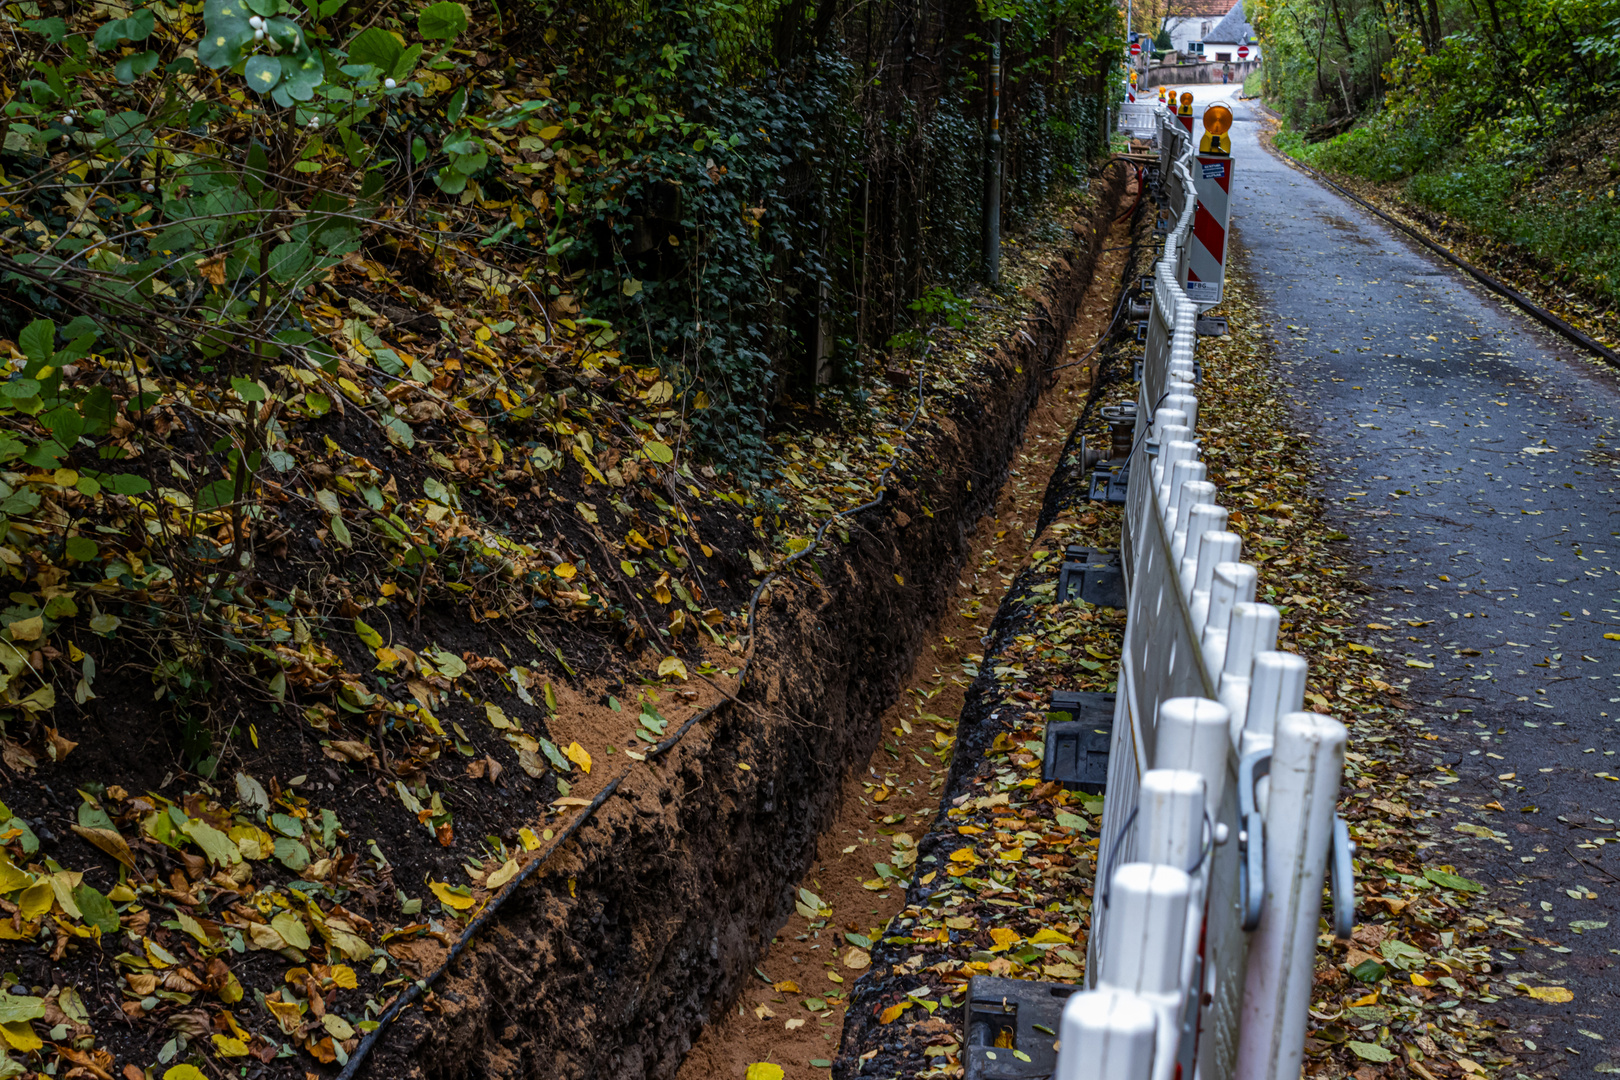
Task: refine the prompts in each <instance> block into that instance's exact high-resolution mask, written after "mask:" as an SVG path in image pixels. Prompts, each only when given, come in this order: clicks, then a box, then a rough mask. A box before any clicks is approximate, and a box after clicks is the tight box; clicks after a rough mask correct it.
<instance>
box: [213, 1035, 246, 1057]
mask: <svg viewBox="0 0 1620 1080" xmlns="http://www.w3.org/2000/svg"><path fill="white" fill-rule="evenodd" d="M214 1052H215V1053H216V1054H218V1055H219V1056H220V1057H227V1058H233V1057H247V1054H248V1048H247V1043H244V1042H243V1041H242V1040H241V1039H237V1038H232V1037H231V1036H229V1035H215V1036H214Z"/></svg>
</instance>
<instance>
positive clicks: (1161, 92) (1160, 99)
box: [1159, 86, 1164, 105]
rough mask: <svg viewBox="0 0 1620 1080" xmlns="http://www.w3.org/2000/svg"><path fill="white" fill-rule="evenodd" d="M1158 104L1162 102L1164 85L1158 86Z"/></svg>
mask: <svg viewBox="0 0 1620 1080" xmlns="http://www.w3.org/2000/svg"><path fill="white" fill-rule="evenodd" d="M1159 104H1160V105H1163V104H1164V87H1162V86H1161V87H1159Z"/></svg>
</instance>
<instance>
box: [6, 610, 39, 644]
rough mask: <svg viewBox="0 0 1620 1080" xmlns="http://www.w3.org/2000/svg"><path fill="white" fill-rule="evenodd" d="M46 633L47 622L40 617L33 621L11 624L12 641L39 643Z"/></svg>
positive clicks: (34, 618) (18, 621)
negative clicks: (42, 635)
mask: <svg viewBox="0 0 1620 1080" xmlns="http://www.w3.org/2000/svg"><path fill="white" fill-rule="evenodd" d="M44 632H45V620H44V619H43V618H41V617H40V616H38V615H35V616H34V617H33V618H31V619H18V620H17V621H16V622H14V623H12V624H11V640H13V641H38V640H39V636H40V635H41V634H43V633H44Z"/></svg>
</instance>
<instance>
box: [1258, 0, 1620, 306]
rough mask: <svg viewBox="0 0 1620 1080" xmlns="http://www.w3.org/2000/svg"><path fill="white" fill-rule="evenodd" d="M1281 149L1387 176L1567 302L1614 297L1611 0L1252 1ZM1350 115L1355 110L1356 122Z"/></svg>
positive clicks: (1263, 81)
mask: <svg viewBox="0 0 1620 1080" xmlns="http://www.w3.org/2000/svg"><path fill="white" fill-rule="evenodd" d="M1245 10H1247V11H1248V12H1249V15H1250V18H1251V19H1252V20H1253V22H1254V23H1255V25H1256V27H1257V29H1258V31H1259V33H1260V35H1261V39H1262V41H1263V43H1264V58H1265V61H1264V67H1263V70H1262V72H1261V74H1260V77H1259V78H1257V79H1255V80H1252V81H1251V84H1250V87H1249V89H1250V90H1251V92H1254V93H1260V92H1263V93H1264V95H1265V97H1266V100H1267V102H1268V104H1270V105H1272V107H1274V108H1276V109H1277V110H1278V111H1280V112H1282V113H1283V114H1284V116H1285V117H1286V119H1287V121H1288V123H1289V125H1290V129H1291V134H1288V135H1285V136H1284V137H1283V143H1284V145H1285V146H1286V147H1288V148H1289V149H1290V151H1291V152H1295V153H1299V154H1301V156H1303V157H1304V158H1305V159H1306V160H1308V161H1310V162H1312V163H1314V164H1317V165H1319V166H1321V167H1323V168H1326V169H1329V170H1331V171H1336V172H1339V173H1342V174H1347V175H1350V176H1353V177H1359V178H1363V179H1366V180H1370V181H1375V182H1380V183H1386V184H1388V183H1395V184H1398V190H1399V192H1400V193H1401V195H1402V196H1403V197H1405V198H1406V199H1408V200H1410V201H1411V202H1412V203H1414V204H1415V205H1416V206H1417V207H1419V208H1421V209H1426V210H1428V211H1431V212H1436V213H1438V214H1439V215H1440V216H1441V217H1440V219H1438V220H1440V221H1442V222H1444V223H1446V224H1449V225H1451V226H1453V227H1454V228H1455V229H1456V230H1457V231H1458V232H1471V233H1472V234H1473V235H1474V236H1475V237H1476V238H1478V239H1482V240H1484V241H1486V242H1489V243H1494V244H1497V245H1501V246H1502V247H1503V249H1504V250H1506V251H1507V252H1509V253H1510V256H1509V257H1511V258H1518V259H1521V260H1524V261H1526V262H1528V264H1529V268H1530V269H1531V271H1532V272H1533V273H1535V274H1537V275H1539V276H1541V277H1543V278H1544V279H1546V280H1547V281H1549V282H1550V283H1551V284H1552V285H1553V287H1554V288H1562V289H1565V290H1567V291H1568V292H1569V299H1570V301H1571V303H1572V305H1573V306H1574V309H1575V310H1576V312H1577V313H1579V312H1580V311H1582V310H1584V311H1586V312H1592V311H1594V310H1597V311H1612V310H1613V308H1614V307H1615V305H1616V302H1617V301H1620V240H1617V237H1620V200H1617V197H1616V191H1615V187H1616V182H1617V181H1620V118H1617V114H1616V111H1615V107H1614V102H1615V95H1616V93H1617V92H1620V4H1617V3H1615V2H1614V0H1249V2H1248V4H1247V5H1246V8H1245ZM1352 125H1355V126H1354V127H1352Z"/></svg>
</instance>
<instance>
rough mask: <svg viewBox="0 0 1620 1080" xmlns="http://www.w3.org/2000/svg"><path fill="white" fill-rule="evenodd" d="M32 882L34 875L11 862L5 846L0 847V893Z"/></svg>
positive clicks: (15, 889) (10, 891)
mask: <svg viewBox="0 0 1620 1080" xmlns="http://www.w3.org/2000/svg"><path fill="white" fill-rule="evenodd" d="M33 883H34V875H33V874H30V873H29V872H28V871H26V870H22V869H19V868H18V867H16V866H15V865H13V864H12V861H11V856H9V855H7V854H6V849H5V848H0V894H4V893H14V892H16V891H17V890H18V889H26V888H27V887H28V886H30V885H32V884H33Z"/></svg>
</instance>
